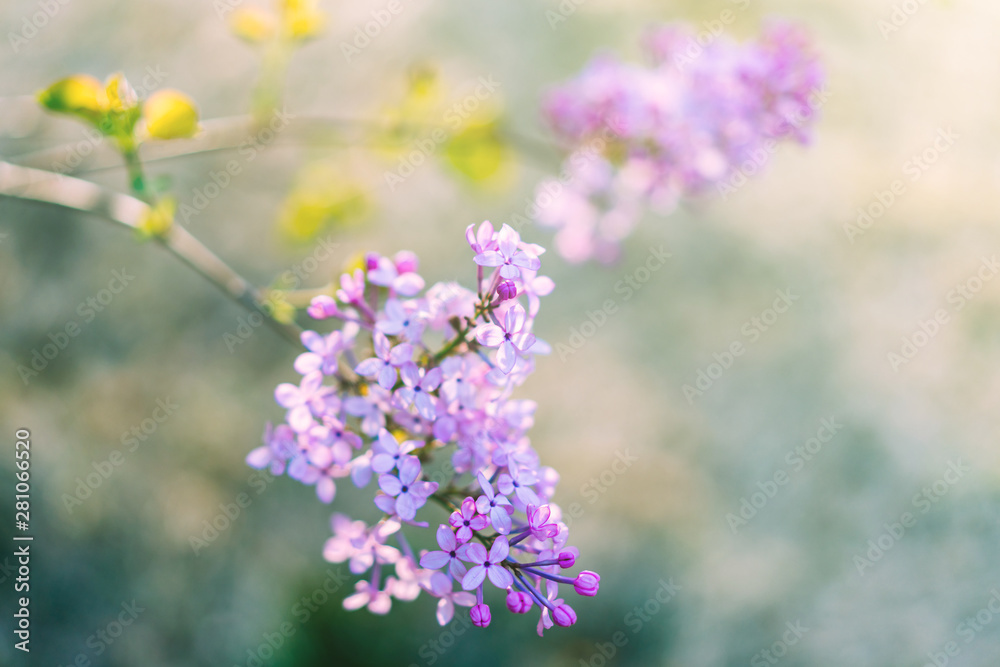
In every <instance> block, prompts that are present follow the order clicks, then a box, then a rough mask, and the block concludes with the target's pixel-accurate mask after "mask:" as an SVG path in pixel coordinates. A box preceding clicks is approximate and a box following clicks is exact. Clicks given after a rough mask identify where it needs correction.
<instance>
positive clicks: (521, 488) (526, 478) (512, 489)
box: [497, 466, 539, 505]
mask: <svg viewBox="0 0 1000 667" xmlns="http://www.w3.org/2000/svg"><path fill="white" fill-rule="evenodd" d="M509 470H510V472H506V473H503V474H502V475H500V476H499V477H498V478H497V489H499V490H500V493H502V494H504V495H505V496H509V495H511V494H514V495H515V496H517V499H518V500H520V501H521V502H522V503H523V504H524V505H538V504H539V502H538V495H537V494H536V493H535V491H534V489H532V488H531V487H532V485H534V484H537V483H538V475H537V474H535V473H534V472H533V471H531V470H525V469H522V468H519V467H517V466H511V467H510V468H509Z"/></svg>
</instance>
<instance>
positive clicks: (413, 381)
mask: <svg viewBox="0 0 1000 667" xmlns="http://www.w3.org/2000/svg"><path fill="white" fill-rule="evenodd" d="M399 374H400V375H401V376H402V378H403V382H405V383H406V386H407V387H415V386H416V385H417V384H418V383H419V382H420V371H419V370H418V369H417V365H416V364H415V363H413V362H412V361H410V362H407V363H405V364H403V365H402V366H400V368H399Z"/></svg>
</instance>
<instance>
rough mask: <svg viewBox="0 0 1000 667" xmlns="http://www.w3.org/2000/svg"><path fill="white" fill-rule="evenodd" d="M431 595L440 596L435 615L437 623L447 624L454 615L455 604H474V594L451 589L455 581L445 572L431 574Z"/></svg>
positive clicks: (467, 605)
mask: <svg viewBox="0 0 1000 667" xmlns="http://www.w3.org/2000/svg"><path fill="white" fill-rule="evenodd" d="M430 585H431V595H434V596H435V597H438V598H440V599H439V600H438V603H437V612H436V614H435V617H436V618H437V622H438V624H439V625H448V623H450V622H451V619H452V617H453V616H454V615H455V605H462V606H463V607H471V606H472V605H474V604H476V596H475V595H473V594H472V593H468V592H466V591H455V592H452V590H453V589H454V587H455V582H454V580H452V578H451V577H449V576H448V575H446V574H443V573H441V572H435V573H434V574H432V575H431V584H430Z"/></svg>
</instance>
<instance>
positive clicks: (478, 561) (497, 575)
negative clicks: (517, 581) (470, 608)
mask: <svg viewBox="0 0 1000 667" xmlns="http://www.w3.org/2000/svg"><path fill="white" fill-rule="evenodd" d="M466 546H468V547H469V548H468V551H466V554H465V555H466V558H465V559H466V560H467V561H469V562H470V563H475V564H474V565H473V566H472V567H471V568H469V571H468V572H466V573H465V576H464V577H463V578H462V588H464V589H465V590H467V591H471V590H472V589H474V588H479V586H481V585H482V583H483V580H484V579H486V578H487V577H489V580H490V582H491V583H492V584H493V585H494V586H496V587H497V588H500V589H506V588H508V587H510V586H511V585H513V583H514V577H513V576H512V575H511V573H510V572H509V571H508V570H507V569H506V568H505V567H504V566H503V565H502V563H503V562H504V561H505V560H507V555H508V554H509V553H510V545H509V544H508V543H507V538H506V537H504V536H503V535H501V536H500V537H498V538H496V539H495V540H494V541H493V546H492V547H490V552H489V554H487V553H486V547H484V546H483V545H482V544H479V543H478V542H470V543H469V544H468V545H466Z"/></svg>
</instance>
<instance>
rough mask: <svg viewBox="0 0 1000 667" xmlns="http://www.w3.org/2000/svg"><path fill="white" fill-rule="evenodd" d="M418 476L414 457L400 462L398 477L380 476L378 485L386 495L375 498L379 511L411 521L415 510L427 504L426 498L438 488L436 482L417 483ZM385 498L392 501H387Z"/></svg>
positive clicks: (416, 462) (418, 462) (418, 472)
mask: <svg viewBox="0 0 1000 667" xmlns="http://www.w3.org/2000/svg"><path fill="white" fill-rule="evenodd" d="M419 476H420V461H418V460H417V458H416V457H414V456H408V457H406V458H405V459H403V460H402V461H400V463H399V475H398V477H397V476H396V475H389V474H385V475H382V476H380V477H379V478H378V485H379V488H380V489H382V491H383V492H384V493H385V494H386V495H385V496H380V498H376V504H377V505H378V507H379V509H381V510H383V511H385V512H389V513H395V514H396V515H398V516H399V518H400V519H403V520H406V521H410V520H412V519H413V518H414V517H415V516H416V515H417V510H418V509H420V508H421V507H423V506H424V503H426V502H427V497H428V496H430V495H431V494H432V493H434V492H435V491H437V488H438V485H437V482H423V481H418V480H417V477H419ZM387 498H391V499H392V500H391V501H388V500H386V499H387ZM380 499H381V502H379V500H380Z"/></svg>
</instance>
